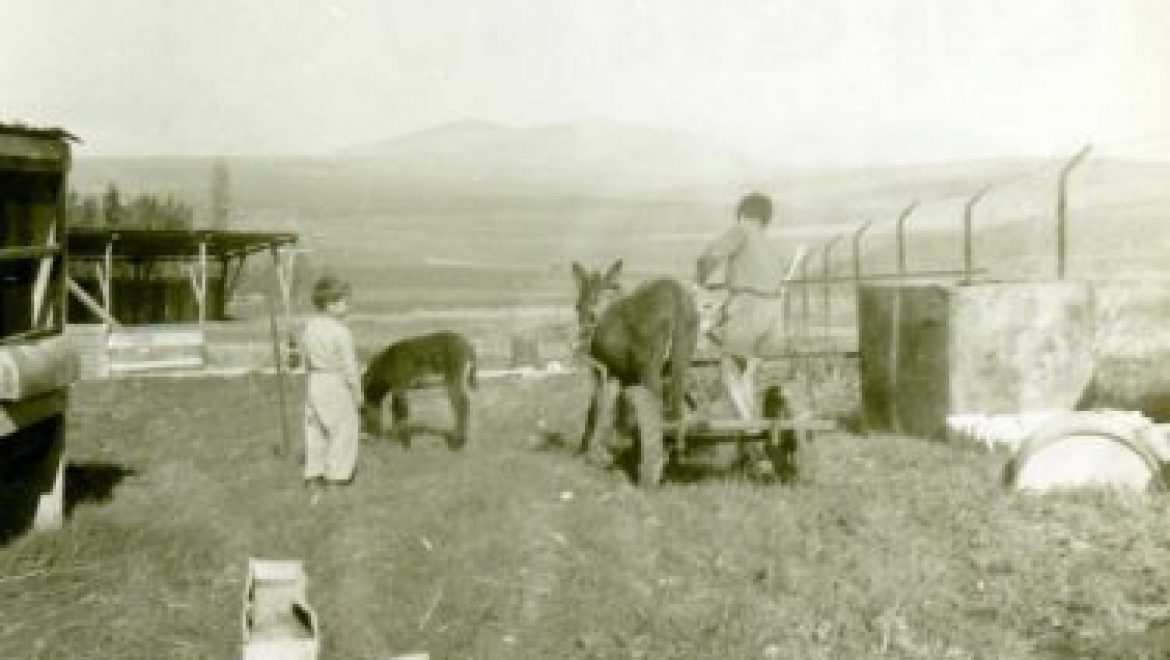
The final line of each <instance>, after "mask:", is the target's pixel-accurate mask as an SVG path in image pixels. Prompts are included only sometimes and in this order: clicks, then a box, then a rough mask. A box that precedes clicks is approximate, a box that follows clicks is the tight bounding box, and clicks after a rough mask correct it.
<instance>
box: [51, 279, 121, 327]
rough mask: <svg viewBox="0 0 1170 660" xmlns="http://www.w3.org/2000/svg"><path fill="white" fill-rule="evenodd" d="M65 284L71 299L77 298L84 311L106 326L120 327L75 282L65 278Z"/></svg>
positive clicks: (116, 321) (112, 317) (110, 315)
mask: <svg viewBox="0 0 1170 660" xmlns="http://www.w3.org/2000/svg"><path fill="white" fill-rule="evenodd" d="M65 284H66V285H67V286H68V287H69V293H72V294H73V297H75V298H77V300H78V301H80V302H81V304H82V305H85V307H86V309H88V310H89V311H91V312H93V313H94V314H95V315H96V316H97V317H98V318H100V319H101V320H102V321H105V323H106V325H109V326H119V325H121V323H118V320H117V319H115V318H114V316H113V315H112V314H110V313H109V312H107V311H106V310H105V309H102V306H101V305H99V304H98V302H97V301H96V300H94V299H93V297H92V296H90V295H89V293H87V292H86V290H85V289H83V288H81V286H80V285H79V284H78V283H77V282H74V281H73V278H72V277H66V278H65Z"/></svg>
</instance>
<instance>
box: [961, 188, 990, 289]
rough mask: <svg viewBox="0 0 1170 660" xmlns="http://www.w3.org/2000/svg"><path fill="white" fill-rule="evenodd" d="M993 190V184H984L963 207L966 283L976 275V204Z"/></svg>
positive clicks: (964, 276) (964, 271)
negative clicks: (973, 229) (974, 245)
mask: <svg viewBox="0 0 1170 660" xmlns="http://www.w3.org/2000/svg"><path fill="white" fill-rule="evenodd" d="M990 190H991V186H984V187H983V188H981V189H980V190H979V192H977V193H975V194H974V195H971V198H970V199H968V200H967V205H966V206H965V207H964V208H963V273H964V275H963V278H964V281H965V282H966V283H970V282H971V278H972V277H974V275H975V251H974V248H973V247H972V245H973V242H972V239H973V236H972V225H973V224H974V220H975V205H976V204H978V203H979V200H981V199H983V196H984V195H986V194H987V193H988V191H990Z"/></svg>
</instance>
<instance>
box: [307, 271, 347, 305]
mask: <svg viewBox="0 0 1170 660" xmlns="http://www.w3.org/2000/svg"><path fill="white" fill-rule="evenodd" d="M351 291H352V289H351V288H350V286H349V283H348V282H346V281H345V280H342V279H341V278H340V277H337V276H336V275H322V276H321V277H319V278H317V281H316V282H314V283H313V307H316V308H317V309H318V310H323V309H325V307H326V306H327V305H329V304H330V303H334V302H337V301H338V300H342V299H343V298H348V297H349V294H350V292H351Z"/></svg>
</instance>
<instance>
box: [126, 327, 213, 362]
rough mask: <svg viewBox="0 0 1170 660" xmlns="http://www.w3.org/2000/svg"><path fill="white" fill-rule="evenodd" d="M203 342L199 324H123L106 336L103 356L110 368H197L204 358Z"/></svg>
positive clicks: (203, 337)
mask: <svg viewBox="0 0 1170 660" xmlns="http://www.w3.org/2000/svg"><path fill="white" fill-rule="evenodd" d="M206 344H207V338H206V334H205V333H204V332H203V329H202V328H198V327H189V326H174V325H163V326H147V327H135V328H126V327H122V328H117V329H115V330H113V331H112V332H110V333H109V335H108V336H107V337H106V356H107V358H108V361H109V365H110V371H111V372H125V371H146V370H150V369H198V368H201V367H203V366H205V365H206V362H207V358H206Z"/></svg>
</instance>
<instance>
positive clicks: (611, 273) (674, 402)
mask: <svg viewBox="0 0 1170 660" xmlns="http://www.w3.org/2000/svg"><path fill="white" fill-rule="evenodd" d="M621 269H622V260H621V259H618V260H617V261H616V262H614V263H613V265H612V266H610V267H609V269H608V270H607V271H606V272H605V273H604V274H602V273H601V272H600V271H587V270H586V269H585V268H584V267H582V266H581V265H580V264H578V263H576V262H574V263H573V277H574V279H575V280H576V283H577V303H576V310H577V324H578V346H579V348H580V349H581V350H583V351H585V352H586V353H587V355H588V357H589V359H591V360H592V361H593V363H594V365H595V366H596V367H597V368H596V369H595V374H596V377H597V382H596V385H595V389H594V397H593V401H592V403H591V405H590V407H589V415H588V418H587V419H586V428H585V434H584V436H582V438H581V448H580V451H581V453H588V454H589V455H591V456H593V457H594V458H597V459H599V460H600V461H602V462H608V461H609V458H608V455H607V453H608V452H607V448H606V447H604V446H603V445H604V441H605V440H606V438H607V437H608V434H609V433H610V431H611V430H612V424H613V414H614V407H615V404H616V403H617V397H618V394H619V389H624V388H629V387H632V386H635V385H641V386H643V387H644V388H645V390H646V391H647V392H648V393H649V397H650V398H651V399H652V400H653V403H654V404H655V406H657V405H661V404H663V403H664V404H665V416H666V417H667V418H676V419H679V420H680V421H682V420H683V419H684V418H685V414H686V411H685V407H686V398H687V397H686V394H687V377H688V375H689V372H690V367H691V358H692V356H693V355H694V353H695V349H696V344H697V342H698V332H699V316H698V311H697V308H696V306H695V301H694V298H693V297H692V296H691V294H690V292H689V291H688V290H687V289H686V288H685V287H684V286H683V285H682V284H680V283H679V282H678V281H676V280H673V279H655V280H650V281H648V282H645V283H643V284H642V285H640V286H638V287H637V288H636V289H634V291H633V292H631V293H630V294H629V295H626V296H621V295H620V293H621V287H620V285H619V284H618V276H619V274H620V273H621ZM667 367H669V378H670V388H669V389H668V390H666V391H664V387H663V374H664V372H665V371H666V370H667ZM654 423H656V424H660V423H661V419H659V420H655V422H654ZM657 443H658V445H659V446H657V447H647V446H646V443H641V444H642V445H643V446H642V447H641V449H642V453H643V456H642V460H641V468H640V469H639V474H638V480H639V482H641V483H644V484H649V485H652V484H655V483H657V481H658V479H659V477H660V476H661V469H662V465H661V460H659V459H660V454H661V446H660V445H661V439H660V438H659V439H657ZM648 451H653V452H654V453H655V454H657V456H647V452H648Z"/></svg>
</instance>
